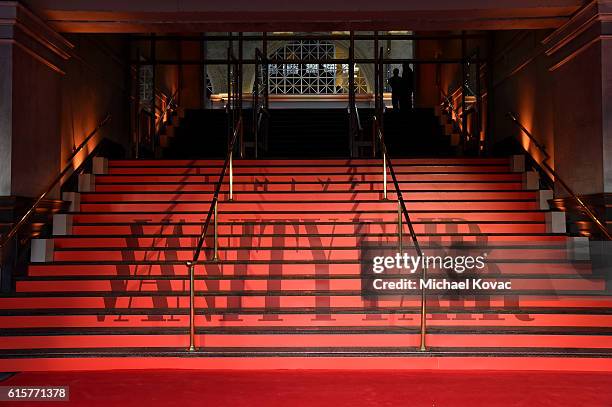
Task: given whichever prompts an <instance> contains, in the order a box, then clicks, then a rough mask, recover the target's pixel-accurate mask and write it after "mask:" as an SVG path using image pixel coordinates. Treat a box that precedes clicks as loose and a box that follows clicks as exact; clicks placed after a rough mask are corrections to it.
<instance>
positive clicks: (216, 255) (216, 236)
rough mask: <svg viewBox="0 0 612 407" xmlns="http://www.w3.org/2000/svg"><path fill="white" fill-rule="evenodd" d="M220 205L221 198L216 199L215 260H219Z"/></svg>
mask: <svg viewBox="0 0 612 407" xmlns="http://www.w3.org/2000/svg"><path fill="white" fill-rule="evenodd" d="M218 206H219V200H215V213H214V215H213V216H214V217H215V237H214V239H215V241H214V245H215V249H214V250H215V251H214V254H213V261H219V229H218V228H219V224H218V222H217V214H218V211H217V209H218Z"/></svg>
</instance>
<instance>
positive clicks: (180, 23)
mask: <svg viewBox="0 0 612 407" xmlns="http://www.w3.org/2000/svg"><path fill="white" fill-rule="evenodd" d="M23 3H24V4H26V6H27V7H29V8H30V9H32V10H33V11H35V12H36V13H37V14H38V15H39V16H41V17H42V18H43V19H45V20H46V21H47V22H49V23H50V24H51V25H52V26H53V27H54V28H56V29H57V30H58V31H61V32H78V33H150V32H159V33H162V32H165V33H170V32H172V33H179V32H181V33H187V32H227V31H236V32H238V31H242V32H257V31H268V32H269V31H303V32H312V31H332V30H343V31H347V30H363V31H369V30H381V31H383V30H414V31H428V30H436V31H440V30H491V29H529V28H555V27H558V26H560V25H561V24H563V23H564V22H565V21H567V20H568V18H569V17H570V16H571V15H572V14H573V13H575V12H576V11H577V10H578V9H579V8H580V7H581V6H582V5H584V4H585V3H587V1H585V0H496V1H492V0H427V1H423V0H419V1H416V0H381V1H372V0H350V1H348V0H308V1H293V2H291V1H287V0H229V1H219V0H206V1H202V0H88V1H74V0H25V1H23Z"/></svg>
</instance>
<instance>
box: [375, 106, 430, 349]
mask: <svg viewBox="0 0 612 407" xmlns="http://www.w3.org/2000/svg"><path fill="white" fill-rule="evenodd" d="M372 125H373V128H374V132H375V135H376V138H377V140H378V143H379V147H380V151H381V153H382V160H383V188H384V190H383V199H385V200H386V199H387V168H388V171H389V174H391V180H392V181H393V186H394V187H395V193H396V195H397V204H398V244H399V250H400V252H401V251H402V235H403V230H402V214H403V219H404V220H405V221H406V225H408V231H409V233H410V238H411V239H412V243H413V244H414V249H415V250H416V253H417V255H418V256H419V257H420V258H423V256H424V255H423V251H422V250H421V245H420V244H419V240H418V238H417V235H416V232H415V230H414V225H413V224H412V221H411V220H410V214H409V213H408V209H406V202H405V201H404V197H403V194H402V190H401V188H400V184H399V182H398V180H397V176H396V174H395V170H394V169H393V163H392V162H391V157H389V152H388V150H387V146H386V145H385V137H384V134H383V131H382V127H381V126H380V119H379V118H378V117H377V116H376V115H374V118H373V123H372ZM421 278H422V279H423V281H425V279H426V278H427V269H426V268H425V267H422V272H421ZM426 317H427V297H426V295H425V288H422V289H421V333H420V345H419V349H420V350H421V351H426V350H427V345H426V335H427V319H426Z"/></svg>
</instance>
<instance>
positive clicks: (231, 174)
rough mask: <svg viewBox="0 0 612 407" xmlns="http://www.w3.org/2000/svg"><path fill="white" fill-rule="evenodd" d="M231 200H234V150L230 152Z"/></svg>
mask: <svg viewBox="0 0 612 407" xmlns="http://www.w3.org/2000/svg"><path fill="white" fill-rule="evenodd" d="M229 200H230V201H233V200H234V151H230V153H229Z"/></svg>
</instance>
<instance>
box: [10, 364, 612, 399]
mask: <svg viewBox="0 0 612 407" xmlns="http://www.w3.org/2000/svg"><path fill="white" fill-rule="evenodd" d="M1 385H3V386H6V385H68V386H70V397H71V401H70V403H65V402H63V403H62V402H57V403H41V402H33V403H26V402H16V403H5V404H4V405H7V406H10V405H14V406H26V405H35V406H52V405H63V406H66V405H68V404H69V405H75V406H88V407H92V406H123V405H133V406H135V405H141V406H145V405H146V406H181V407H185V406H250V407H252V406H289V407H297V406H311V407H312V406H334V407H340V406H403V407H404V406H405V407H463V406H466V407H479V406H482V407H495V406H503V407H508V406H526V407H539V406H554V407H562V406H571V407H586V406H589V407H604V406H605V407H609V406H612V374H595V373H555V372H514V373H506V372H503V373H499V372H479V373H463V372H442V373H441V372H401V371H395V372H367V371H363V372H350V373H347V372H343V373H339V372H334V371H275V372H228V371H218V372H200V371H122V372H118V371H115V372H112V371H110V372H109V371H105V372H79V373H76V372H65V373H23V374H18V375H16V376H14V377H12V378H10V379H8V380H6V381H4V382H2V383H1Z"/></svg>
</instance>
